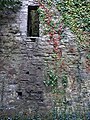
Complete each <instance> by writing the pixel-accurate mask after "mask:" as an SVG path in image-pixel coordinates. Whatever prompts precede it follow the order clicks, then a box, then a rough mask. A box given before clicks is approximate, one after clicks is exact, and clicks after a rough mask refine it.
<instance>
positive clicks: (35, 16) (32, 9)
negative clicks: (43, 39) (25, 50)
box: [27, 6, 39, 37]
mask: <svg viewBox="0 0 90 120" xmlns="http://www.w3.org/2000/svg"><path fill="white" fill-rule="evenodd" d="M38 7H39V6H28V25H27V36H29V37H39V13H38V11H37V9H38Z"/></svg>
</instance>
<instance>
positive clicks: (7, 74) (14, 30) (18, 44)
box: [0, 0, 90, 115]
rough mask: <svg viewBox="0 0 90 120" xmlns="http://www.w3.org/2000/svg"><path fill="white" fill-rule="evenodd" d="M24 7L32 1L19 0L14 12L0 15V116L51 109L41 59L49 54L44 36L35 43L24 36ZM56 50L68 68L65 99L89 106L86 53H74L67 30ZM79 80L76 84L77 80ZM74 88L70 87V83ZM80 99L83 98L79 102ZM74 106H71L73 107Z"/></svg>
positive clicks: (32, 2) (72, 43)
mask: <svg viewBox="0 0 90 120" xmlns="http://www.w3.org/2000/svg"><path fill="white" fill-rule="evenodd" d="M28 5H37V3H36V2H34V1H33V0H22V6H21V9H20V10H19V11H18V12H17V13H12V12H11V13H6V15H5V14H4V15H1V16H0V113H1V114H8V115H12V114H16V113H19V114H30V113H33V114H34V113H35V112H38V111H39V113H44V112H45V111H46V110H47V109H50V108H51V101H50V98H49V97H48V94H47V91H46V88H45V86H44V84H43V80H44V68H45V65H44V60H45V59H46V58H47V57H49V56H50V54H51V53H52V45H49V43H48V42H47V36H43V37H38V38H36V39H35V40H32V39H30V38H29V37H27V16H28V15H27V14H28V12H27V11H28ZM64 36H65V37H64V38H63V39H62V41H61V45H60V47H61V48H62V50H63V58H64V59H65V63H66V64H67V65H68V68H67V73H68V81H69V86H68V88H67V100H68V101H69V103H70V102H72V101H73V105H76V104H78V102H81V101H79V95H78V93H79V92H78V90H79V89H78V88H79V87H80V86H81V89H80V90H81V92H80V97H81V99H80V100H82V101H84V103H85V105H86V107H87V106H88V105H90V103H89V102H90V98H89V96H90V73H89V72H88V71H87V69H86V67H85V64H86V63H85V60H86V59H85V55H86V51H85V50H84V49H83V48H82V49H80V50H81V51H79V50H78V47H77V44H76V42H75V37H74V36H73V34H72V33H71V32H70V30H69V29H68V28H66V29H65V31H64ZM78 79H80V80H81V83H80V84H79V83H78V82H77V81H78ZM73 82H74V86H73V87H72V83H73ZM82 98H83V99H82ZM74 103H75V104H74ZM1 114H0V115H1Z"/></svg>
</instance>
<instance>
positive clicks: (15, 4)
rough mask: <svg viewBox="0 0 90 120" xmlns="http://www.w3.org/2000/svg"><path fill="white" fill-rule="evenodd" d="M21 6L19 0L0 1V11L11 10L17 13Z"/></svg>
mask: <svg viewBox="0 0 90 120" xmlns="http://www.w3.org/2000/svg"><path fill="white" fill-rule="evenodd" d="M20 6H21V1H20V0H0V10H2V11H5V10H12V11H14V12H15V11H17V10H18V8H20Z"/></svg>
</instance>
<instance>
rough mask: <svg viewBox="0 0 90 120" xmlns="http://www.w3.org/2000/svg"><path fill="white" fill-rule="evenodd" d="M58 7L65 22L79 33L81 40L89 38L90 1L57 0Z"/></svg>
mask: <svg viewBox="0 0 90 120" xmlns="http://www.w3.org/2000/svg"><path fill="white" fill-rule="evenodd" d="M57 9H58V11H59V12H60V13H61V14H62V16H63V19H64V20H63V21H64V24H65V25H66V26H68V27H69V28H70V29H71V30H72V31H73V32H74V33H75V34H76V35H77V37H78V38H79V40H87V39H88V35H89V32H90V1H88V0H62V1H57Z"/></svg>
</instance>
